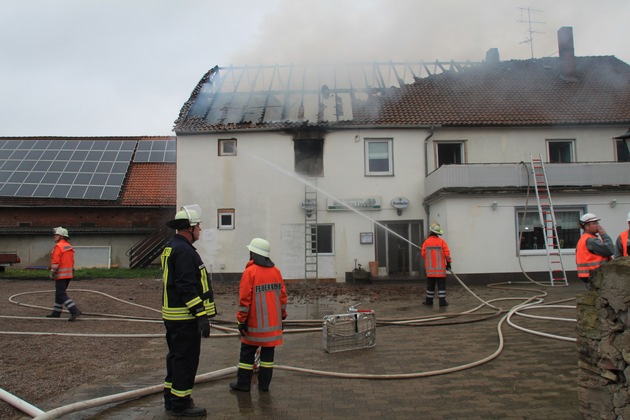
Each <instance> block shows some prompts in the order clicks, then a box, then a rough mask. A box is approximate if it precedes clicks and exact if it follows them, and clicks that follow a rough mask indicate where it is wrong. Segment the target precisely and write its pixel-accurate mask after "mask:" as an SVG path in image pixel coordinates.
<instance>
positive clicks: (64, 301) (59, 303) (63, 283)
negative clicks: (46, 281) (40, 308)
mask: <svg viewBox="0 0 630 420" xmlns="http://www.w3.org/2000/svg"><path fill="white" fill-rule="evenodd" d="M70 280H72V279H64V280H55V307H54V308H53V311H54V312H61V310H62V309H63V306H64V305H65V306H66V308H68V311H70V313H71V314H74V313H76V312H78V308H77V305H76V304H75V303H74V301H73V300H72V299H70V296H68V293H67V292H66V290H68V286H70Z"/></svg>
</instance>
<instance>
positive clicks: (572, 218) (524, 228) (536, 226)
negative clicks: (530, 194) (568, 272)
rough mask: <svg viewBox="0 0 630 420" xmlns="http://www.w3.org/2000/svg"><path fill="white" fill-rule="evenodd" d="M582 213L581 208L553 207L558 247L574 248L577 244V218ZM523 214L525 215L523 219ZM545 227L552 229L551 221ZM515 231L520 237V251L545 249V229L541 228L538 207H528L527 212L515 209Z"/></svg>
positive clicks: (578, 236)
mask: <svg viewBox="0 0 630 420" xmlns="http://www.w3.org/2000/svg"><path fill="white" fill-rule="evenodd" d="M583 213H584V209H583V208H562V209H554V214H555V218H556V230H557V231H558V240H559V241H560V248H562V249H575V247H576V246H577V243H578V240H579V239H580V224H579V220H580V216H581V215H582V214H583ZM523 216H525V218H524V220H523ZM547 228H549V229H553V226H551V223H550V226H547ZM516 232H517V239H518V238H519V237H520V238H521V243H520V247H519V249H520V250H521V251H532V252H527V253H530V254H535V253H537V252H535V251H536V250H540V252H542V251H545V229H543V225H542V223H541V222H540V216H539V215H538V209H535V208H528V209H527V214H525V213H524V210H523V209H519V210H517V214H516ZM554 245H556V244H554ZM555 247H556V246H554V248H555Z"/></svg>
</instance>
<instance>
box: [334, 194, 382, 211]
mask: <svg viewBox="0 0 630 420" xmlns="http://www.w3.org/2000/svg"><path fill="white" fill-rule="evenodd" d="M326 205H327V209H328V210H329V211H335V210H364V211H365V210H380V209H381V207H382V206H381V197H377V196H373V197H353V198H339V199H332V198H327V199H326Z"/></svg>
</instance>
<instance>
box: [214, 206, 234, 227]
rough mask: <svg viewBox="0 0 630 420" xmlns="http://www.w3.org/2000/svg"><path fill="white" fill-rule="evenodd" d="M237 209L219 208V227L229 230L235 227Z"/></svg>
mask: <svg viewBox="0 0 630 420" xmlns="http://www.w3.org/2000/svg"><path fill="white" fill-rule="evenodd" d="M235 216H236V211H235V210H234V209H218V210H217V229H221V230H229V229H234V228H235V226H236V224H235Z"/></svg>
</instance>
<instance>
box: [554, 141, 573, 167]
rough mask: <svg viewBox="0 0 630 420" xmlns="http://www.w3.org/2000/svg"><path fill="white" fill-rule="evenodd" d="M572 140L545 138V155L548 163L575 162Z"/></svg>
mask: <svg viewBox="0 0 630 420" xmlns="http://www.w3.org/2000/svg"><path fill="white" fill-rule="evenodd" d="M574 143H575V142H574V141H573V140H547V156H548V157H549V163H571V162H575V154H574V153H573V149H574Z"/></svg>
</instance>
